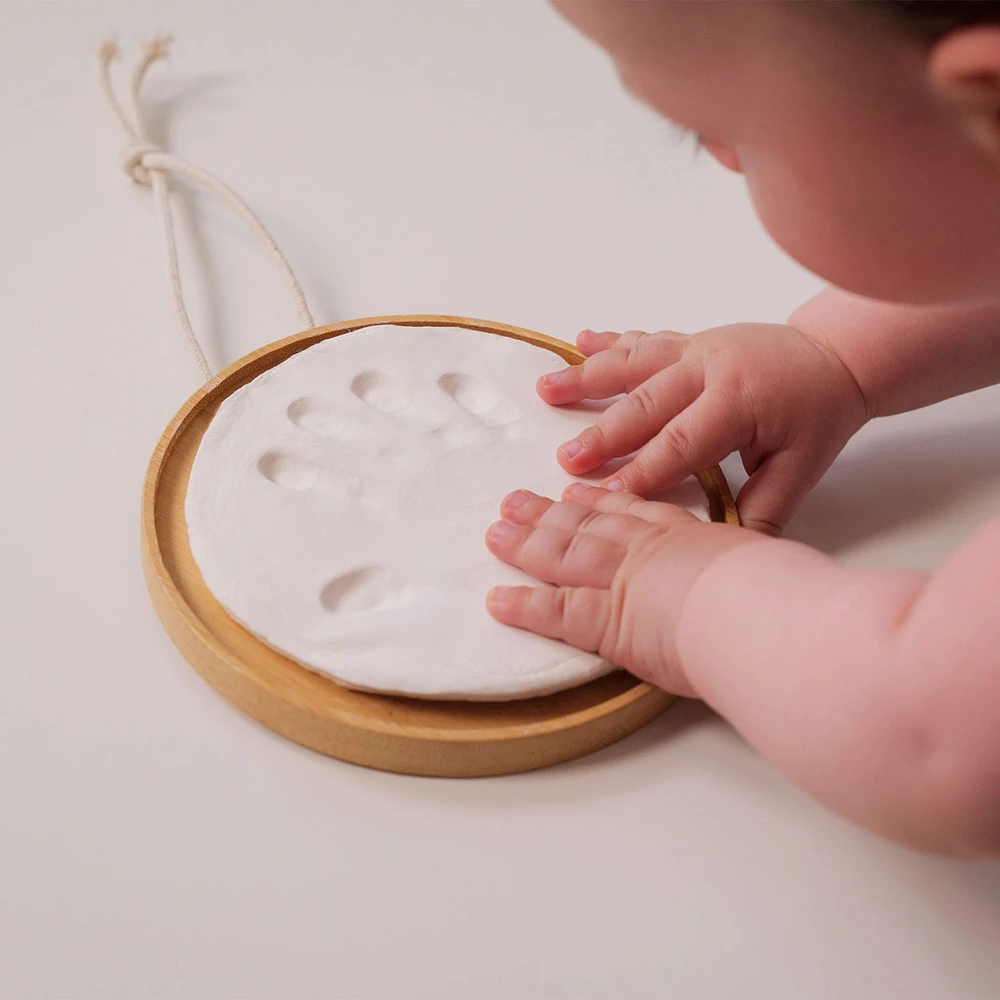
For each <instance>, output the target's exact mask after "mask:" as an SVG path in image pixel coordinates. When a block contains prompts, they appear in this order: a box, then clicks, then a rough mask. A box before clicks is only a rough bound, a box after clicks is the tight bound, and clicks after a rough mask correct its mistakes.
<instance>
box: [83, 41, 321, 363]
mask: <svg viewBox="0 0 1000 1000" xmlns="http://www.w3.org/2000/svg"><path fill="white" fill-rule="evenodd" d="M170 42H171V39H170V37H169V36H167V35H161V36H160V37H158V38H154V39H153V40H152V41H149V42H146V43H144V44H143V46H142V56H141V58H140V59H139V61H138V62H137V63H136V65H135V68H134V69H133V70H132V75H131V77H130V79H129V88H128V110H126V108H125V107H123V105H122V103H121V101H120V100H119V99H118V96H117V94H116V93H115V88H114V84H113V83H112V80H111V64H112V63H113V62H114V61H115V60H116V59H117V58H118V56H119V49H118V45H117V43H116V42H105V43H104V44H103V45H102V46H101V49H100V66H101V87H102V89H103V91H104V96H105V98H106V99H107V102H108V105H109V106H110V108H111V110H112V112H113V113H114V115H115V117H116V118H117V119H118V122H119V124H120V125H121V127H122V131H123V132H124V133H125V138H126V146H125V149H124V151H123V153H122V168H123V169H124V171H125V173H126V174H128V176H129V177H131V178H132V180H133V181H134V182H135V183H136V184H140V185H142V186H143V187H149V188H152V191H153V202H154V204H155V206H156V211H157V214H158V215H159V218H160V229H161V231H162V234H163V245H164V250H165V256H166V262H167V276H168V278H169V280H170V291H171V297H172V301H173V306H174V315H175V317H176V319H177V325H178V327H179V328H180V331H181V336H182V337H183V338H184V340H185V342H186V343H187V345H188V347H189V348H190V350H191V353H192V354H193V355H194V358H195V362H196V363H197V365H198V369H199V371H200V372H201V374H202V376H203V378H204V379H205V380H208V379H210V378H211V377H212V369H211V368H210V367H209V364H208V361H207V360H206V358H205V352H204V351H203V350H202V348H201V344H199V343H198V338H197V336H196V335H195V332H194V328H193V327H192V326H191V318H190V316H189V315H188V311H187V306H186V305H185V304H184V292H183V288H182V286H181V272H180V263H179V261H178V257H177V239H176V236H175V234H174V219H173V213H172V211H171V208H170V186H169V184H168V182H167V174H169V173H174V174H179V175H180V176H182V177H186V178H188V179H189V180H192V181H195V182H196V183H198V184H201V185H202V186H203V187H207V188H208V189H209V190H210V191H213V192H214V193H215V194H217V195H218V196H219V197H220V198H222V199H223V200H224V201H227V202H229V204H230V205H231V206H232V207H233V208H234V209H235V211H236V213H237V214H238V215H239V216H240V217H241V218H242V219H243V221H244V222H245V223H246V224H247V225H248V226H249V227H250V229H251V231H252V232H253V233H254V234H255V235H256V236H257V238H258V239H259V240H260V242H261V243H262V244H263V245H264V249H265V250H266V251H267V253H268V255H269V256H270V258H271V260H272V261H273V262H274V264H275V266H276V267H277V268H278V270H279V271H280V272H281V274H282V275H283V277H284V279H285V283H286V284H287V285H288V288H289V290H290V291H291V293H292V298H293V299H294V300H295V308H296V311H297V312H298V317H299V322H300V323H301V324H302V327H303V329H310V328H312V327H313V326H315V323H314V322H313V318H312V313H310V311H309V306H308V305H307V304H306V297H305V295H304V294H303V292H302V286H301V285H300V284H299V282H298V279H297V278H296V277H295V274H294V273H293V272H292V269H291V267H290V266H289V264H288V261H287V260H286V259H285V256H284V254H283V253H282V252H281V251H280V250H279V249H278V246H277V244H276V243H275V242H274V239H273V238H272V236H271V234H270V233H269V232H268V231H267V229H266V228H265V226H264V223H263V222H261V221H260V219H259V218H257V216H256V215H255V214H254V213H253V211H252V210H251V209H250V206H249V205H247V203H246V202H245V201H243V199H242V198H240V196H239V195H238V194H236V192H235V191H234V190H233V189H232V188H231V187H229V185H227V184H224V183H223V182H222V181H220V180H219V179H218V178H217V177H213V176H212V175H211V174H210V173H207V172H206V171H204V170H201V169H200V168H198V167H195V166H193V165H192V164H190V163H188V162H186V161H185V160H180V159H178V158H177V157H176V156H171V155H170V154H168V153H165V152H164V151H163V150H162V149H160V148H159V146H157V145H156V144H155V143H153V142H151V141H150V139H149V135H148V133H147V130H146V122H145V119H144V117H143V114H142V102H141V100H140V92H141V90H142V83H143V80H144V79H145V78H146V72H147V70H148V69H149V67H150V66H152V64H153V63H154V62H156V61H157V60H159V59H165V58H166V57H167V54H168V52H169V48H170Z"/></svg>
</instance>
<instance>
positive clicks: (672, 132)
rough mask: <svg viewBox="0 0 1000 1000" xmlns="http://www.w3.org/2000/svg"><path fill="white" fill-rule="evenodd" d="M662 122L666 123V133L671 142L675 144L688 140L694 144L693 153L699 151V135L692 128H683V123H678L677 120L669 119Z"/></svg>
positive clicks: (687, 141)
mask: <svg viewBox="0 0 1000 1000" xmlns="http://www.w3.org/2000/svg"><path fill="white" fill-rule="evenodd" d="M664 124H665V125H666V129H667V134H668V135H669V136H670V138H671V140H672V141H673V142H675V143H677V144H681V143H689V142H690V143H691V144H692V145H693V146H694V152H695V153H699V152H700V151H701V136H700V135H699V134H698V133H697V132H695V131H694V129H690V128H685V127H684V126H683V125H678V124H677V122H672V121H669V120H668V121H666V122H665V123H664Z"/></svg>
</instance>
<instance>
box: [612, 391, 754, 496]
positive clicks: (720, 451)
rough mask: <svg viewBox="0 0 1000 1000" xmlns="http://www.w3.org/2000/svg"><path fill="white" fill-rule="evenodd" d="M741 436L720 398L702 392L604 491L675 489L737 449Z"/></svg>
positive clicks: (727, 405)
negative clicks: (689, 477)
mask: <svg viewBox="0 0 1000 1000" xmlns="http://www.w3.org/2000/svg"><path fill="white" fill-rule="evenodd" d="M743 437H744V434H743V428H742V427H741V425H740V421H739V417H738V415H737V414H736V412H735V410H734V408H733V406H732V405H731V404H730V403H729V402H728V401H727V400H726V399H725V398H723V397H722V396H721V395H720V394H717V393H708V392H705V393H702V394H701V395H700V396H699V397H698V398H697V399H696V400H695V401H694V402H692V403H691V405H690V406H687V407H686V408H685V409H684V410H682V411H681V412H680V413H678V414H677V416H675V417H674V418H673V419H672V420H671V421H670V422H669V423H667V424H666V426H664V428H663V429H662V430H661V431H660V432H659V434H657V435H656V437H655V438H653V440H652V441H650V442H649V443H648V444H647V445H645V447H643V448H642V449H641V450H640V451H639V454H638V455H636V456H635V458H634V459H632V461H631V462H629V463H628V464H627V465H624V466H622V468H620V469H619V470H618V471H617V472H616V473H615V474H614V475H613V476H612V477H611V478H610V479H608V480H607V481H606V482H605V483H604V486H605V487H606V488H607V489H609V490H614V491H622V492H626V493H636V494H638V495H640V496H642V495H644V494H648V493H651V492H652V491H653V490H656V489H664V488H668V487H671V486H676V485H677V483H679V482H681V481H682V480H684V479H687V477H688V476H690V475H692V474H693V473H696V472H701V471H702V470H703V469H707V468H709V467H710V466H713V465H716V464H718V463H719V462H721V461H722V460H723V459H724V458H725V457H726V456H727V455H729V454H731V453H732V452H734V451H736V450H737V449H738V448H740V447H742V445H743V443H744V441H743Z"/></svg>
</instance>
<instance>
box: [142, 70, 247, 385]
mask: <svg viewBox="0 0 1000 1000" xmlns="http://www.w3.org/2000/svg"><path fill="white" fill-rule="evenodd" d="M233 81H234V78H233V77H229V76H221V75H199V76H195V77H190V78H188V79H186V80H171V81H169V82H159V85H158V86H156V87H151V88H150V96H149V97H148V98H147V100H146V102H145V113H146V127H147V129H148V132H149V138H150V141H151V142H153V143H154V144H155V145H157V146H159V147H160V148H161V149H163V150H166V151H167V152H171V143H170V138H171V131H170V130H171V125H172V124H173V122H174V118H175V115H176V113H177V110H178V109H179V108H182V107H184V106H185V105H189V106H190V105H197V106H198V107H199V108H200V109H202V110H205V109H208V108H211V109H213V110H214V109H217V108H218V109H222V108H226V107H228V102H226V101H224V100H219V99H218V95H219V94H220V93H222V92H224V91H225V90H226V88H228V87H229V86H230V85H231V84H232V83H233ZM170 186H171V188H172V190H173V197H172V199H171V206H172V208H173V210H174V215H175V218H176V220H177V228H178V229H179V230H181V231H182V232H184V233H185V234H186V235H187V237H188V246H187V247H185V250H186V251H189V252H190V255H191V257H192V262H191V266H190V267H184V266H183V265H182V271H183V274H184V280H185V281H190V280H191V278H190V277H189V275H195V274H196V275H198V276H199V278H198V280H199V282H200V287H201V288H202V292H203V297H202V299H201V304H202V306H203V309H204V312H203V313H202V314H200V315H199V316H198V317H197V318H196V319H194V318H193V319H192V323H193V324H194V326H195V329H196V332H197V336H198V341H199V343H200V344H201V346H202V350H204V351H205V354H206V355H207V357H208V361H209V365H210V366H211V367H212V369H213V370H215V369H217V368H218V367H219V363H218V362H219V358H220V357H221V355H222V351H221V345H220V343H219V339H220V336H221V329H222V314H223V305H222V299H221V297H220V295H219V282H218V280H217V276H218V271H217V269H216V267H215V265H214V263H213V260H212V255H211V253H210V252H209V249H208V244H207V242H206V239H205V229H204V223H203V213H202V212H201V211H199V210H198V206H197V204H196V202H195V196H196V195H197V194H198V192H197V190H196V189H195V188H193V187H191V185H189V184H188V183H187V182H185V181H183V180H181V179H180V178H177V177H171V178H170Z"/></svg>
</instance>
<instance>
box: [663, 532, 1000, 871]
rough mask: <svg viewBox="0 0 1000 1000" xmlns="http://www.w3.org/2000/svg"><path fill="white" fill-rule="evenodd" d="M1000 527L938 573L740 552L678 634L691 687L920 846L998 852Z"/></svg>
mask: <svg viewBox="0 0 1000 1000" xmlns="http://www.w3.org/2000/svg"><path fill="white" fill-rule="evenodd" d="M998 594H1000V521H995V522H993V523H992V524H991V525H989V526H988V527H987V528H986V529H984V530H983V531H981V532H980V533H979V534H978V535H977V536H975V537H974V538H973V539H971V540H970V541H969V542H968V543H967V544H966V545H965V546H964V547H963V548H962V549H960V550H959V551H958V553H957V554H956V555H955V556H953V557H952V559H951V560H950V561H949V562H948V563H947V564H946V565H945V566H944V567H943V568H942V569H941V570H939V571H938V572H937V573H935V574H934V575H932V576H928V575H925V574H919V573H913V572H877V571H871V570H856V569H848V568H845V567H843V566H841V565H838V564H837V563H835V562H834V561H832V560H831V559H828V558H827V557H825V556H823V555H820V554H819V553H817V552H815V551H813V550H811V549H809V548H807V547H805V546H802V545H798V544H795V543H792V542H786V541H777V540H767V541H765V542H763V543H762V544H760V545H747V546H742V547H740V548H738V549H736V550H734V551H731V552H729V553H727V554H726V555H725V556H723V557H721V558H719V559H718V560H716V561H715V562H713V563H712V564H711V565H710V566H709V568H708V569H707V570H706V571H705V572H704V573H703V574H702V575H701V577H700V578H699V579H698V581H697V583H696V584H695V586H694V587H693V588H692V590H691V592H690V594H689V596H688V598H687V600H686V601H685V604H684V609H683V612H682V615H681V621H680V624H679V628H678V640H677V641H678V649H679V659H680V661H681V662H682V664H683V671H684V675H685V676H686V678H687V679H688V681H689V683H690V684H691V685H692V687H693V688H694V690H696V691H697V693H698V694H699V695H700V696H701V697H703V698H704V699H705V700H706V701H707V702H708V703H709V704H711V705H712V706H713V707H714V708H716V709H717V710H718V711H719V712H720V713H721V714H723V715H724V716H725V717H726V718H727V719H729V720H730V721H731V722H732V723H733V725H734V726H735V727H736V728H737V729H739V730H740V731H741V732H742V733H743V734H744V735H745V736H746V737H747V739H748V740H750V742H751V743H753V744H754V745H755V746H757V747H758V748H759V749H760V750H761V752H762V753H764V754H765V755H766V756H767V757H769V758H770V759H771V760H772V761H774V762H775V763H776V764H777V765H778V766H779V767H780V768H781V769H782V770H784V771H785V772H786V773H787V774H788V775H789V776H790V777H791V778H792V779H793V780H794V781H796V782H797V783H798V784H799V785H801V786H802V787H803V788H805V789H806V790H808V791H810V792H811V793H812V794H814V795H815V796H816V797H817V798H819V799H821V800H823V801H824V802H826V803H827V804H828V805H830V806H832V807H833V808H834V809H836V810H837V811H839V812H842V813H844V814H845V815H847V816H849V817H850V818H852V819H854V820H856V821H858V822H861V823H863V824H864V825H866V826H868V827H870V828H872V829H874V830H876V831H878V832H880V833H883V834H885V835H887V836H891V837H894V838H896V839H898V840H901V841H904V842H908V843H911V844H914V845H916V846H920V847H924V848H928V849H932V850H940V851H945V852H949V853H950V852H955V853H971V854H980V853H982V854H997V853H1000V614H998V613H997V595H998Z"/></svg>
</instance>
